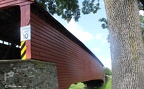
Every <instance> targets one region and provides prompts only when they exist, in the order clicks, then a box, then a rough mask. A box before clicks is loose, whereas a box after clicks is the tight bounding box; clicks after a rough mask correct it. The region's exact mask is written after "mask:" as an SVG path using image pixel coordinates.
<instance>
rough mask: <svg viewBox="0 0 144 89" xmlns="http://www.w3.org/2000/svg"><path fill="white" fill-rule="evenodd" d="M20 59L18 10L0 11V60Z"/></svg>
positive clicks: (17, 8)
mask: <svg viewBox="0 0 144 89" xmlns="http://www.w3.org/2000/svg"><path fill="white" fill-rule="evenodd" d="M9 59H20V8H19V7H18V6H16V7H10V8H4V9H0V60H9Z"/></svg>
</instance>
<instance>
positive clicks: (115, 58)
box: [105, 0, 144, 89]
mask: <svg viewBox="0 0 144 89" xmlns="http://www.w3.org/2000/svg"><path fill="white" fill-rule="evenodd" d="M105 6H106V12H107V18H108V29H109V34H110V49H111V58H112V75H113V77H112V78H113V81H112V84H113V86H112V88H113V89H144V79H143V78H144V66H143V63H144V45H143V42H142V34H141V28H140V21H139V13H138V11H139V9H138V3H137V0H105Z"/></svg>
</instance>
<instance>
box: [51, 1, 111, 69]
mask: <svg viewBox="0 0 144 89" xmlns="http://www.w3.org/2000/svg"><path fill="white" fill-rule="evenodd" d="M80 4H81V2H80ZM100 8H101V9H100V10H99V11H98V12H97V13H96V14H89V15H83V14H81V18H80V19H79V21H78V22H75V21H74V20H73V19H72V20H71V21H70V22H69V23H67V21H65V20H63V19H62V18H61V17H58V16H56V15H54V17H55V18H56V19H57V20H58V21H59V22H60V23H61V24H62V25H63V26H64V27H66V28H67V29H68V30H69V31H70V32H71V33H72V34H74V35H75V36H76V37H77V38H78V39H79V40H80V41H82V42H83V43H84V44H85V45H86V46H87V47H88V48H89V49H90V50H91V51H92V52H93V53H94V54H95V55H96V56H97V57H98V58H99V60H100V61H101V62H102V63H103V64H104V66H105V67H108V68H110V69H111V57H110V44H109V43H108V41H107V37H108V30H107V29H102V27H101V24H102V23H101V22H99V21H98V20H99V19H100V18H103V17H105V18H106V13H105V7H104V2H103V0H100Z"/></svg>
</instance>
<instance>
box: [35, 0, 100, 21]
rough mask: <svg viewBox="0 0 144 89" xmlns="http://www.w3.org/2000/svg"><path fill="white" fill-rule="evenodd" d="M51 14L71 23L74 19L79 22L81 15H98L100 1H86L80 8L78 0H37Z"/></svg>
mask: <svg viewBox="0 0 144 89" xmlns="http://www.w3.org/2000/svg"><path fill="white" fill-rule="evenodd" d="M36 1H37V2H38V3H39V4H40V5H42V6H43V7H44V8H45V9H46V10H47V11H48V12H49V13H50V14H52V15H53V14H57V15H58V16H61V17H62V18H63V19H65V20H67V21H70V20H71V19H72V18H74V20H75V21H78V19H79V18H80V15H81V13H83V14H89V13H91V12H92V13H96V12H97V11H98V10H99V9H100V7H99V6H100V4H99V0H84V1H83V2H82V7H81V8H80V5H79V2H78V0H36Z"/></svg>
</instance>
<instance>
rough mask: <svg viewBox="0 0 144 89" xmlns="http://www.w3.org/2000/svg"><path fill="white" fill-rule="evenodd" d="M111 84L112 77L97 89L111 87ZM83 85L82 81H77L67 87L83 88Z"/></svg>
mask: <svg viewBox="0 0 144 89" xmlns="http://www.w3.org/2000/svg"><path fill="white" fill-rule="evenodd" d="M111 86H112V78H110V79H109V80H108V82H107V83H106V84H104V85H103V86H102V87H99V88H97V89H112V88H111ZM84 87H85V85H84V84H83V83H77V84H72V85H71V86H70V88H69V89H85V88H84Z"/></svg>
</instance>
